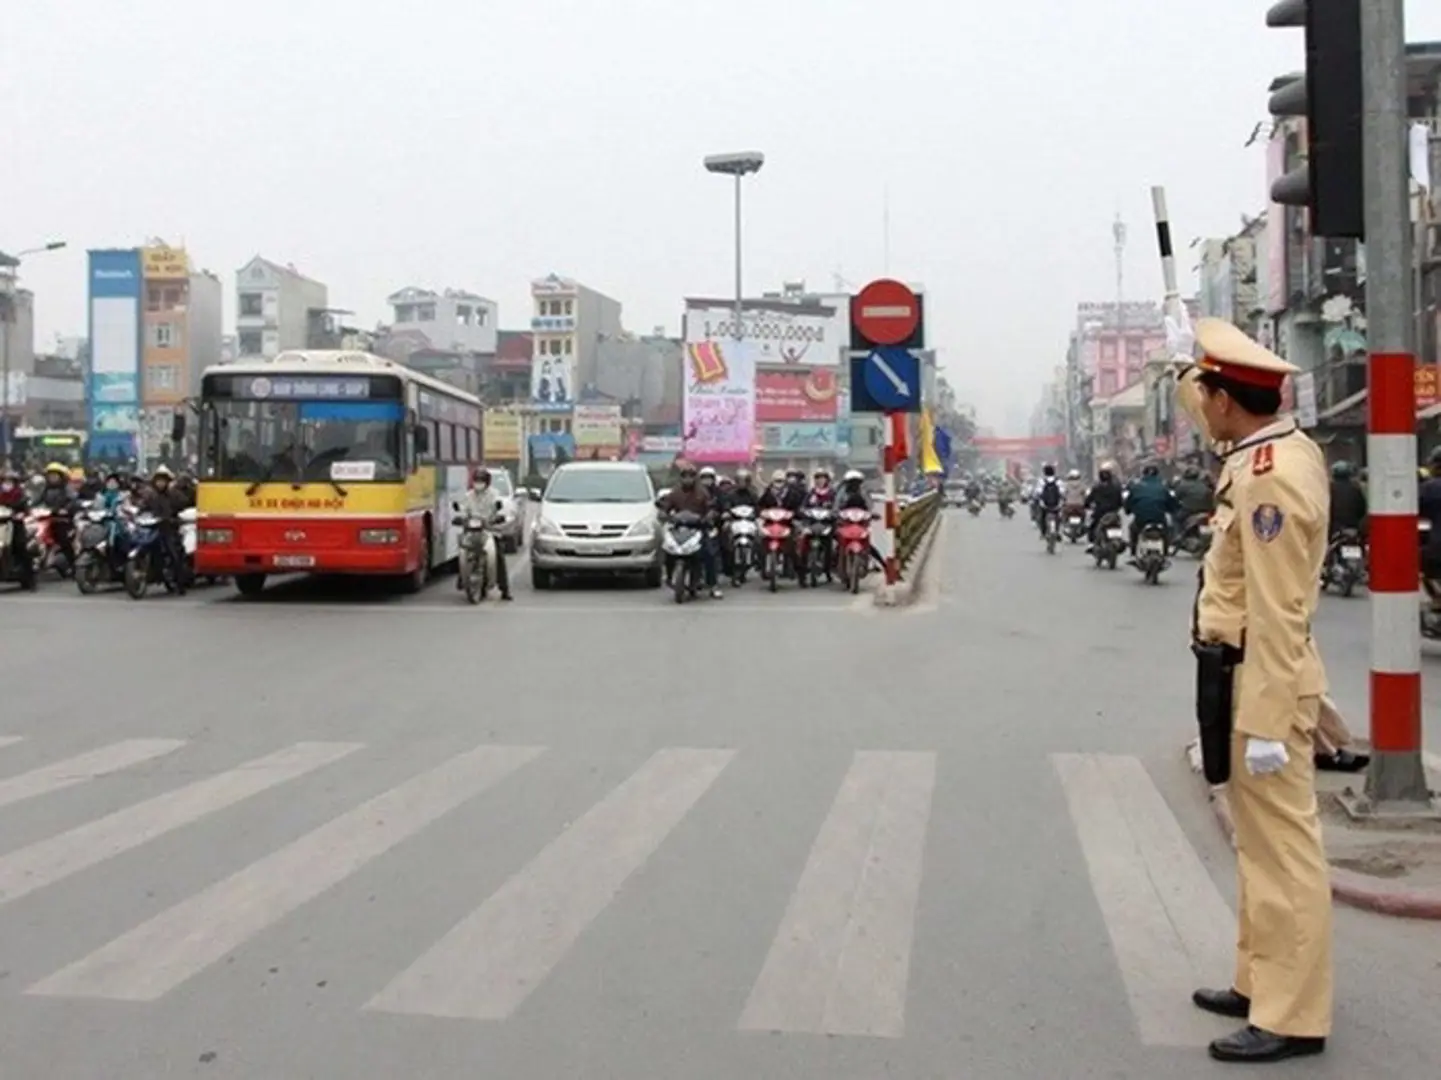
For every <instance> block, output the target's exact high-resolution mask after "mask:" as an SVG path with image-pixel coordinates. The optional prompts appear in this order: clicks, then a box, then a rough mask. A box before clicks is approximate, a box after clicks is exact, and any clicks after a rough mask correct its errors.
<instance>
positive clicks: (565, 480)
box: [545, 468, 655, 503]
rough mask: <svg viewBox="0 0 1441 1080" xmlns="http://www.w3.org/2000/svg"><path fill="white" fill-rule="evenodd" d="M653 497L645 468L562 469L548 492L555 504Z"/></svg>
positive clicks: (547, 494)
mask: <svg viewBox="0 0 1441 1080" xmlns="http://www.w3.org/2000/svg"><path fill="white" fill-rule="evenodd" d="M653 498H655V496H654V495H653V494H651V488H650V477H649V476H648V475H647V474H646V472H645V470H644V469H566V468H561V469H560V470H558V471H557V472H556V474H555V475H554V476H552V477H551V478H550V486H549V487H547V488H546V489H545V501H546V502H553V503H645V502H650V501H651V500H652V499H653Z"/></svg>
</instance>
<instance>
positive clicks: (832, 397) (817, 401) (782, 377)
mask: <svg viewBox="0 0 1441 1080" xmlns="http://www.w3.org/2000/svg"><path fill="white" fill-rule="evenodd" d="M839 399H840V377H839V372H838V371H837V369H835V368H762V369H760V370H758V371H757V372H756V420H757V421H758V422H760V423H762V424H765V423H772V424H776V423H833V422H835V420H836V413H837V405H838V404H839Z"/></svg>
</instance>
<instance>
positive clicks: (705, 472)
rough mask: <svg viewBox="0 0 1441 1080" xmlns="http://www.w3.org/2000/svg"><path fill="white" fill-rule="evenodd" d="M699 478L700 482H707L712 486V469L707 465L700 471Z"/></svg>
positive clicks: (713, 476)
mask: <svg viewBox="0 0 1441 1080" xmlns="http://www.w3.org/2000/svg"><path fill="white" fill-rule="evenodd" d="M700 478H701V479H702V480H709V481H710V482H711V483H712V484H714V483H715V470H714V469H712V468H711V467H710V466H709V465H707V466H705V468H703V469H701V471H700Z"/></svg>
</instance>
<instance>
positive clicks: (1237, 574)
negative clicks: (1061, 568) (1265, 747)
mask: <svg viewBox="0 0 1441 1080" xmlns="http://www.w3.org/2000/svg"><path fill="white" fill-rule="evenodd" d="M1196 339H1197V344H1198V346H1199V347H1200V349H1201V351H1202V352H1203V353H1204V354H1205V355H1206V357H1207V358H1209V361H1210V365H1212V366H1211V369H1212V370H1217V369H1218V368H1219V369H1221V370H1225V367H1227V366H1234V367H1240V368H1252V369H1254V370H1256V371H1259V372H1272V373H1277V372H1286V371H1295V370H1296V369H1295V368H1294V367H1292V366H1291V365H1289V364H1287V363H1286V362H1285V361H1283V360H1281V359H1280V358H1279V357H1277V356H1275V355H1274V354H1272V353H1271V352H1270V351H1269V350H1267V349H1265V348H1263V347H1262V346H1260V345H1258V344H1257V343H1255V342H1254V341H1252V340H1251V339H1250V338H1248V337H1247V336H1246V335H1245V334H1243V333H1241V331H1239V330H1237V329H1236V328H1235V327H1233V326H1231V325H1230V324H1229V323H1224V322H1220V321H1219V320H1213V319H1202V320H1200V322H1199V323H1198V324H1197V332H1196ZM1217 361H1219V362H1220V365H1217V364H1216V362H1217ZM1200 365H1201V367H1202V368H1206V367H1207V366H1208V361H1207V360H1202V361H1201V362H1200ZM1329 516H1330V482H1329V478H1328V476H1327V472H1326V464H1325V460H1324V457H1323V455H1322V453H1321V450H1320V449H1319V448H1318V447H1317V446H1316V444H1315V443H1314V442H1312V441H1311V440H1310V439H1309V438H1307V437H1306V435H1304V434H1303V433H1302V432H1301V431H1300V429H1299V427H1298V426H1297V425H1296V423H1295V422H1294V421H1293V420H1289V419H1287V420H1278V421H1277V422H1276V423H1274V424H1272V425H1270V426H1268V427H1267V428H1265V429H1264V430H1262V431H1259V432H1256V433H1255V434H1253V435H1252V436H1251V437H1249V438H1247V439H1245V440H1241V441H1239V442H1237V443H1236V444H1235V445H1234V446H1233V447H1231V448H1230V452H1229V455H1228V456H1227V458H1226V460H1225V464H1224V467H1223V469H1222V475H1221V479H1220V481H1219V483H1218V485H1217V490H1216V516H1215V520H1214V522H1213V532H1212V541H1211V547H1210V549H1209V550H1208V551H1207V553H1206V558H1205V561H1204V564H1203V569H1202V578H1201V586H1200V590H1199V593H1198V596H1197V600H1196V630H1197V633H1198V635H1199V636H1200V637H1201V638H1202V639H1203V640H1213V641H1224V642H1227V643H1228V644H1231V645H1235V646H1238V647H1241V648H1243V649H1244V650H1245V655H1244V659H1243V661H1242V663H1241V664H1240V666H1239V667H1238V668H1237V672H1236V682H1235V705H1234V709H1235V713H1234V715H1235V731H1234V734H1233V735H1232V746H1231V759H1232V765H1231V780H1230V785H1229V798H1230V805H1231V812H1232V816H1233V818H1234V819H1235V829H1236V859H1237V870H1238V877H1239V883H1240V887H1239V905H1238V906H1239V909H1240V912H1239V914H1240V930H1239V934H1238V937H1237V944H1236V973H1235V983H1234V986H1235V989H1236V990H1237V991H1238V992H1239V993H1241V994H1242V995H1244V996H1246V997H1248V998H1250V999H1251V1010H1250V1017H1249V1021H1250V1023H1251V1024H1252V1025H1253V1026H1255V1027H1258V1028H1261V1029H1262V1030H1264V1031H1268V1032H1271V1033H1272V1034H1275V1035H1284V1036H1294V1037H1325V1036H1327V1035H1329V1034H1330V1029H1331V1014H1332V995H1333V990H1332V966H1331V885H1330V875H1329V871H1328V868H1327V863H1326V856H1325V852H1324V848H1323V845H1322V836H1321V822H1320V817H1319V814H1318V811H1317V805H1316V790H1315V765H1314V760H1313V757H1312V754H1313V745H1312V738H1313V734H1314V732H1315V729H1316V722H1317V712H1318V708H1319V704H1320V698H1321V695H1323V694H1324V693H1325V692H1326V673H1325V668H1324V666H1323V665H1322V662H1321V657H1320V654H1319V652H1318V651H1317V648H1316V643H1315V641H1314V639H1313V638H1312V636H1311V619H1312V617H1313V615H1314V614H1315V611H1316V606H1317V603H1318V601H1319V592H1320V585H1319V583H1320V580H1321V565H1322V563H1323V562H1324V560H1325V555H1326V544H1327V527H1328V519H1329ZM1249 738H1256V739H1268V740H1274V741H1276V742H1280V743H1283V744H1285V747H1286V752H1287V755H1288V758H1289V760H1288V762H1287V764H1286V765H1285V766H1284V767H1282V768H1281V769H1280V770H1279V771H1278V772H1274V773H1270V774H1267V775H1261V776H1252V775H1251V774H1250V773H1249V772H1247V770H1246V765H1245V761H1244V754H1245V748H1246V742H1247V740H1248V739H1249Z"/></svg>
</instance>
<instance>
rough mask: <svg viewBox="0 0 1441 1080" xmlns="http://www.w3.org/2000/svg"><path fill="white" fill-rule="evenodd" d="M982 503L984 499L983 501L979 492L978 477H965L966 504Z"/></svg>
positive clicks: (979, 483) (979, 481) (979, 482)
mask: <svg viewBox="0 0 1441 1080" xmlns="http://www.w3.org/2000/svg"><path fill="white" fill-rule="evenodd" d="M983 501H984V499H983V496H982V492H981V480H980V477H977V476H967V477H966V502H968V503H973V502H975V503H978V502H983Z"/></svg>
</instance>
